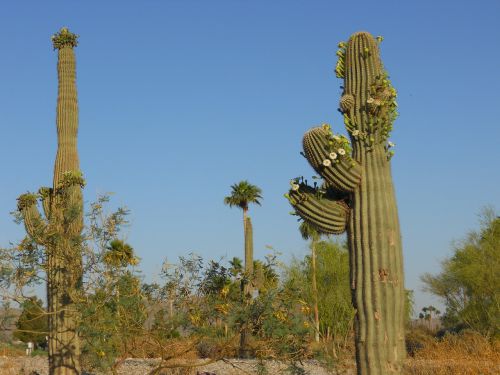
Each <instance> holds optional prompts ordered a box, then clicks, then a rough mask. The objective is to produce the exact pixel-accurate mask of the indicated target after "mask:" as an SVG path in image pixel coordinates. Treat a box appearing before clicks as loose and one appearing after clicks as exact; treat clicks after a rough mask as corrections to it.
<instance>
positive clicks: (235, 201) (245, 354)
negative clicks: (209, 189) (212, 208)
mask: <svg viewBox="0 0 500 375" xmlns="http://www.w3.org/2000/svg"><path fill="white" fill-rule="evenodd" d="M261 194H262V190H261V189H260V188H259V187H257V186H255V185H252V184H250V183H249V182H248V181H246V180H245V181H240V182H239V183H237V184H234V185H231V195H229V196H227V197H225V198H224V204H226V205H228V206H229V207H233V206H238V207H239V208H241V209H242V210H243V235H244V238H245V273H246V275H247V276H248V277H250V278H251V277H252V274H253V240H252V236H253V234H252V233H253V232H252V223H251V221H250V218H249V217H248V205H249V204H250V203H255V204H258V205H259V206H260V199H262V195H261ZM242 292H243V297H244V300H246V297H247V296H248V295H251V294H252V286H251V280H250V282H246V283H244V282H243V283H242ZM250 332H251V330H250V327H249V326H248V323H247V324H244V326H243V327H242V329H241V336H240V357H242V358H249V357H250V356H251V354H250V345H249V338H250Z"/></svg>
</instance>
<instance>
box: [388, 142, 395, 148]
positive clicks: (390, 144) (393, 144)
mask: <svg viewBox="0 0 500 375" xmlns="http://www.w3.org/2000/svg"><path fill="white" fill-rule="evenodd" d="M387 144H388V145H389V147H394V146H396V144H395V143H393V142H391V141H389V142H387Z"/></svg>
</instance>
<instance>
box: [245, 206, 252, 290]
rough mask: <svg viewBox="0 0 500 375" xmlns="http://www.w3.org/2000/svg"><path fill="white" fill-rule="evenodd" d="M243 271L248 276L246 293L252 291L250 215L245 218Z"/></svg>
mask: <svg viewBox="0 0 500 375" xmlns="http://www.w3.org/2000/svg"><path fill="white" fill-rule="evenodd" d="M245 273H246V274H247V275H248V276H249V277H250V280H249V282H248V283H247V290H246V293H247V294H248V293H251V292H252V275H253V227H252V220H251V219H250V217H248V216H247V217H246V218H245Z"/></svg>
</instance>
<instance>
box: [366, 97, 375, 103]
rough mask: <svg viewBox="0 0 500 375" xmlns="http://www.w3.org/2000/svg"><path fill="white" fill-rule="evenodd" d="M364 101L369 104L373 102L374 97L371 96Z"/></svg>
mask: <svg viewBox="0 0 500 375" xmlns="http://www.w3.org/2000/svg"><path fill="white" fill-rule="evenodd" d="M366 102H367V103H368V104H371V103H373V102H374V99H373V98H368V99H367V100H366Z"/></svg>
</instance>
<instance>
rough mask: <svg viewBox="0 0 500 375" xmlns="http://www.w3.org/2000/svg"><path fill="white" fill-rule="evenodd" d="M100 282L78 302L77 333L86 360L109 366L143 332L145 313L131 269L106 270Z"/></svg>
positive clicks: (95, 365)
mask: <svg viewBox="0 0 500 375" xmlns="http://www.w3.org/2000/svg"><path fill="white" fill-rule="evenodd" d="M101 282H102V285H101V287H100V288H98V289H97V290H96V291H95V292H94V293H93V294H92V295H89V296H88V297H87V299H86V301H85V303H84V304H82V305H81V306H80V309H81V311H82V323H81V324H80V334H81V335H82V337H83V338H84V348H83V355H84V356H85V360H86V362H87V363H89V364H90V365H91V367H94V368H100V369H109V368H111V367H112V366H113V365H114V363H115V361H116V359H117V358H119V357H121V356H122V355H123V354H124V353H127V352H128V351H129V350H130V347H129V345H132V343H133V342H134V340H135V338H136V337H138V336H139V337H140V336H141V335H142V334H143V331H144V328H143V327H144V323H145V321H146V317H147V314H146V305H145V298H144V296H143V295H142V293H141V283H140V280H139V278H138V277H137V276H136V275H134V274H133V273H132V272H130V271H124V272H120V273H118V274H114V275H109V274H108V275H106V277H104V278H103V279H102V280H101Z"/></svg>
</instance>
